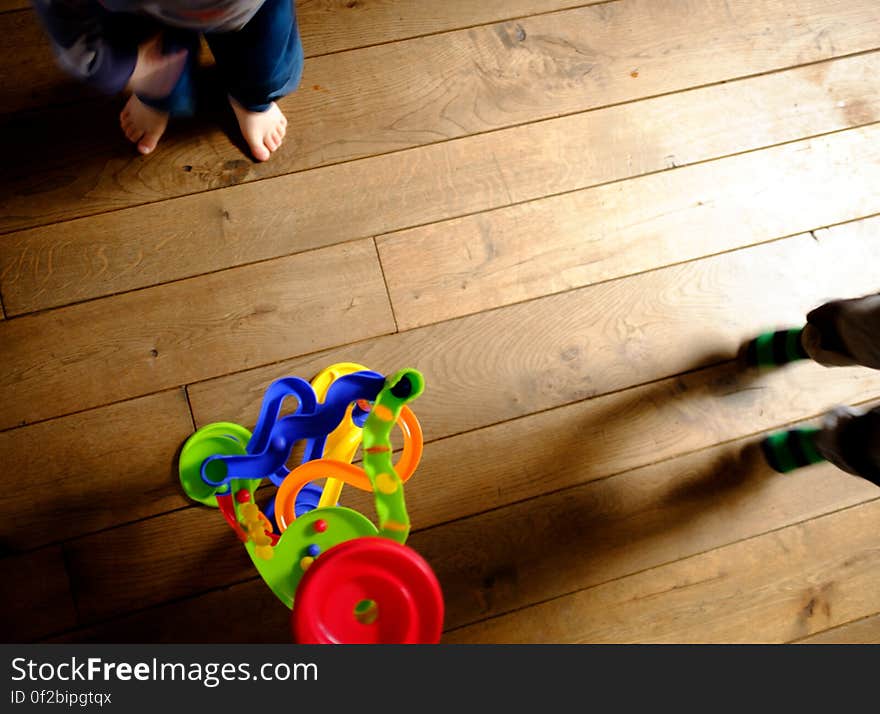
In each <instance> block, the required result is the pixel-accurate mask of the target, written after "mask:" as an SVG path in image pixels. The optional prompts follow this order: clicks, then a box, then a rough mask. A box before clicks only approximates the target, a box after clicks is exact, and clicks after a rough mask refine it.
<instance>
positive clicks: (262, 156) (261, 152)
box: [251, 144, 272, 161]
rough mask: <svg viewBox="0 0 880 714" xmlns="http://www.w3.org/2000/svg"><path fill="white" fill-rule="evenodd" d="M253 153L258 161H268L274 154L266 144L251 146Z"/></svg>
mask: <svg viewBox="0 0 880 714" xmlns="http://www.w3.org/2000/svg"><path fill="white" fill-rule="evenodd" d="M251 151H253V152H254V158H255V159H256V160H257V161H266V160H267V159H268V158H269V155H270V154H271V153H272V152H271V150H270V149H269V148H268V147H267V146H266V145H265V144H254V145H253V146H251Z"/></svg>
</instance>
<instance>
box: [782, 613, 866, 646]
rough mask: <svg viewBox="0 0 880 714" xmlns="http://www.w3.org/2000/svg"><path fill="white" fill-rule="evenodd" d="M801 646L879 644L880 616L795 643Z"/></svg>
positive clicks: (825, 631) (849, 623) (834, 628)
mask: <svg viewBox="0 0 880 714" xmlns="http://www.w3.org/2000/svg"><path fill="white" fill-rule="evenodd" d="M797 642H798V644H802V645H853V644H861V645H876V644H880V614H878V615H871V616H869V617H864V618H862V619H860V620H856V621H855V622H847V623H846V624H843V625H839V626H837V627H833V628H831V629H830V630H824V631H823V632H818V633H816V634H815V635H811V636H809V637H805V638H804V639H802V640H798V641H797Z"/></svg>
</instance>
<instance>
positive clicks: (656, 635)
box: [445, 500, 880, 643]
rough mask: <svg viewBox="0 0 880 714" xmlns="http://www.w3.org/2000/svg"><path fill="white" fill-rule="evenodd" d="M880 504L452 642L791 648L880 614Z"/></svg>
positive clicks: (505, 619) (574, 597)
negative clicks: (771, 645)
mask: <svg viewBox="0 0 880 714" xmlns="http://www.w3.org/2000/svg"><path fill="white" fill-rule="evenodd" d="M878 517H880V500H874V501H872V502H870V503H866V504H863V505H860V506H855V507H853V508H849V509H847V510H844V511H841V512H839V513H834V514H830V515H827V516H823V517H821V518H816V519H813V520H810V521H808V522H806V523H802V524H797V525H793V526H789V527H787V528H784V529H782V530H779V531H776V532H774V533H768V534H766V535H761V536H757V537H755V538H751V539H749V540H746V541H742V542H740V543H736V544H733V545H729V546H725V547H723V548H718V549H716V550H712V551H709V552H708V553H703V554H701V555H697V556H694V557H691V558H687V559H685V560H680V561H678V562H676V563H672V564H670V565H664V566H660V567H658V568H653V569H651V570H648V571H645V572H643V573H638V574H636V575H631V576H628V577H626V578H622V579H619V580H615V581H612V582H610V583H606V584H603V585H599V586H597V587H594V588H589V589H587V590H582V591H579V592H577V593H573V594H570V595H567V596H564V597H561V598H557V599H555V600H551V601H549V602H547V603H543V604H541V605H536V606H533V607H529V608H526V609H523V610H519V611H518V612H515V613H511V614H509V615H505V616H502V617H499V618H496V619H492V620H486V621H484V622H481V623H478V624H475V625H471V626H467V627H465V628H462V629H459V630H456V631H454V632H451V633H449V634H448V635H447V637H446V638H445V641H446V642H450V643H464V642H593V643H603V642H618V643H623V642H642V643H649V642H677V643H687V642H720V643H742V642H786V641H789V640H792V639H797V638H800V637H804V636H806V635H809V634H812V633H813V632H816V631H820V630H825V629H828V628H829V627H833V626H835V625H837V624H842V623H845V622H848V621H850V620H853V619H856V618H859V617H864V616H867V615H873V614H874V613H876V612H877V611H878V610H880V588H878V587H877V584H878V577H880V576H878V572H880V569H878V566H880V550H878V549H877V536H876V528H875V527H874V526H875V525H876V523H877V518H878Z"/></svg>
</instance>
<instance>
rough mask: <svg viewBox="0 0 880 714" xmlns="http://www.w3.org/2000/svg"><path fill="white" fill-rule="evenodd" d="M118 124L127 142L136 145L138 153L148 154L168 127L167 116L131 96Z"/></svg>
mask: <svg viewBox="0 0 880 714" xmlns="http://www.w3.org/2000/svg"><path fill="white" fill-rule="evenodd" d="M119 123H120V125H121V126H122V131H124V132H125V136H126V137H127V138H128V140H129V141H130V142H132V143H134V144H137V149H138V151H140V152H141V153H142V154H149V153H150V152H151V151H152V150H153V149H155V148H156V144H158V143H159V139H161V138H162V134H163V133H164V132H165V127H166V126H168V115H167V114H166V113H165V112H160V111H159V110H158V109H153V108H152V107H148V106H147V105H146V104H144V103H143V102H142V101H141V100H140V99H138V98H137V97H136V96H135V95H134V94H132V95H131V97H129V100H128V102H127V103H126V105H125V108H124V109H123V110H122V113H121V114H120V115H119Z"/></svg>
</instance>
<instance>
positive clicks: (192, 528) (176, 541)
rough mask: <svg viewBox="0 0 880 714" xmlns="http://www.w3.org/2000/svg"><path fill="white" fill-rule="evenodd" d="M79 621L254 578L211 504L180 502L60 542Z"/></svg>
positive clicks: (86, 620) (241, 551)
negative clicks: (178, 508)
mask: <svg viewBox="0 0 880 714" xmlns="http://www.w3.org/2000/svg"><path fill="white" fill-rule="evenodd" d="M64 547H65V550H66V552H67V557H68V563H69V567H70V580H71V587H72V589H73V593H74V598H75V601H76V604H77V612H78V613H79V617H80V623H81V624H89V623H91V622H94V621H95V620H96V619H99V618H105V617H110V616H112V615H119V614H122V613H126V612H131V611H135V610H139V609H142V608H145V607H148V606H150V605H156V604H159V603H161V602H165V601H168V600H173V599H174V598H177V597H181V596H184V595H190V594H192V593H194V592H203V591H205V590H209V589H211V588H216V587H221V586H224V585H230V584H232V583H235V582H237V581H241V580H245V579H249V578H251V577H253V574H254V573H253V565H251V561H250V558H248V556H247V553H246V552H245V550H244V548H243V547H241V543H240V542H239V540H238V539H237V538H236V536H235V534H234V533H232V531H231V530H230V529H229V527H228V526H227V525H226V522H225V521H224V520H223V517H222V516H221V515H220V513H219V512H218V511H217V510H216V509H212V508H206V507H197V508H196V507H193V508H187V509H184V510H182V511H175V512H173V513H167V514H165V515H162V516H157V517H156V518H150V519H147V520H143V521H138V522H136V523H132V524H129V525H126V526H121V527H119V528H114V529H112V530H108V531H103V532H101V533H96V534H95V535H90V536H85V537H83V538H80V539H77V540H72V541H68V542H67V543H65V546H64Z"/></svg>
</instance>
